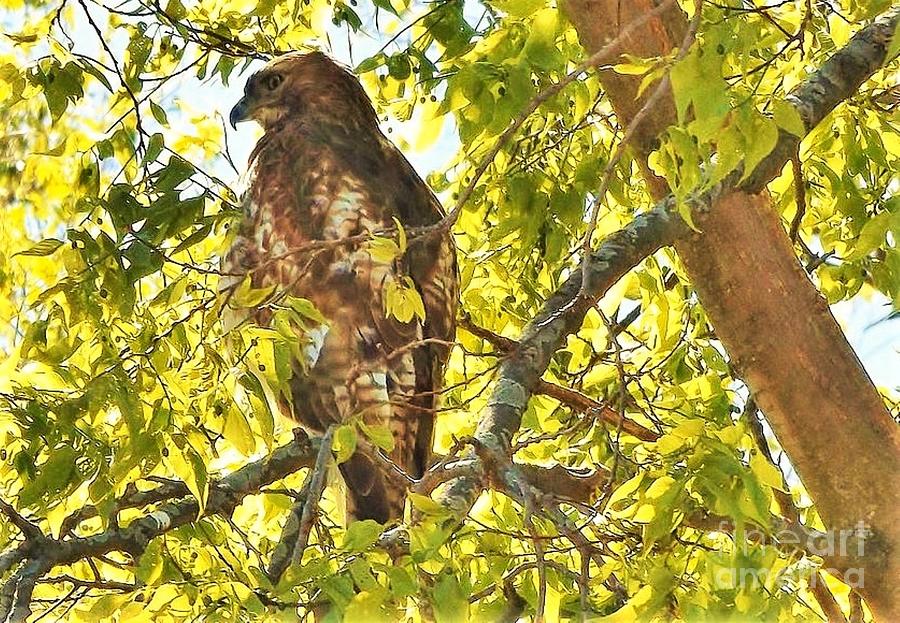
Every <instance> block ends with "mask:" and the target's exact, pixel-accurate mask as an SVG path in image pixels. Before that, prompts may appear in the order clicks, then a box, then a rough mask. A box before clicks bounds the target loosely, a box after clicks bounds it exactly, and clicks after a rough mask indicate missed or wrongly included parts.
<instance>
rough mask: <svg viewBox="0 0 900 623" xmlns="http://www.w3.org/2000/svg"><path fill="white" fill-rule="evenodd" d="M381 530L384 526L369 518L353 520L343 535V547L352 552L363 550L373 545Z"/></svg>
mask: <svg viewBox="0 0 900 623" xmlns="http://www.w3.org/2000/svg"><path fill="white" fill-rule="evenodd" d="M382 530H384V527H383V526H382V525H381V524H380V523H378V522H377V521H373V520H371V519H365V520H363V521H354V522H353V523H351V524H350V527H349V528H347V533H346V534H345V535H344V549H345V550H346V551H348V552H352V553H359V552H364V551H366V550H368V549H369V548H370V547H372V546H373V545H375V543H376V542H377V541H378V537H379V536H381V532H382Z"/></svg>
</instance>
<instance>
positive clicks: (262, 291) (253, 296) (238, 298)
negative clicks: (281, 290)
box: [229, 275, 278, 308]
mask: <svg viewBox="0 0 900 623" xmlns="http://www.w3.org/2000/svg"><path fill="white" fill-rule="evenodd" d="M251 283H252V281H251V279H250V276H249V275H248V276H247V277H245V278H244V280H243V281H241V283H240V285H238V287H237V288H236V289H235V291H234V294H232V295H231V299H230V300H229V303H230V304H231V306H232V307H250V308H253V307H257V306H259V305H260V304H261V303H262V302H263V301H265V300H267V299H268V298H269V297H271V296H272V293H273V292H275V289H276V288H277V287H278V285H277V284H275V285H271V286H268V287H266V288H254V287H252V286H251Z"/></svg>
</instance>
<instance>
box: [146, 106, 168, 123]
mask: <svg viewBox="0 0 900 623" xmlns="http://www.w3.org/2000/svg"><path fill="white" fill-rule="evenodd" d="M150 114H152V115H153V118H154V119H156V121H157V123H159V124H160V125H162V126H165V127H169V115H167V114H166V111H165V110H163V108H162V106H160V105H159V104H157V103H156V102H154V101H153V100H150Z"/></svg>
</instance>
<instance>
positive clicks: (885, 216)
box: [846, 212, 892, 261]
mask: <svg viewBox="0 0 900 623" xmlns="http://www.w3.org/2000/svg"><path fill="white" fill-rule="evenodd" d="M891 221H892V215H891V213H890V212H882V213H881V214H878V215H876V216H873V217H872V218H870V219H869V220H868V221H866V224H865V225H863V228H862V230H861V231H860V232H859V237H858V238H857V239H856V245H855V246H854V247H853V252H852V253H850V254H848V255H847V258H846V259H847V260H851V261H852V260H858V259H861V258H863V257H865V256H867V255H868V254H869V253H871V252H872V251H874V250H875V249H877V248H879V247H881V245H883V244H885V241H886V238H887V232H888V229H890V227H891Z"/></svg>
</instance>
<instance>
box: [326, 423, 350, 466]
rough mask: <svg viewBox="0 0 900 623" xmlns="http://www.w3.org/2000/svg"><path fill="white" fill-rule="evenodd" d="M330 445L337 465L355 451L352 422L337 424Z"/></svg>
mask: <svg viewBox="0 0 900 623" xmlns="http://www.w3.org/2000/svg"><path fill="white" fill-rule="evenodd" d="M331 447H332V449H333V450H334V455H335V459H334V460H335V462H336V463H337V464H338V465H340V464H341V463H343V462H345V461H346V460H347V459H349V458H350V457H351V456H352V455H353V453H354V452H355V451H356V427H355V426H353V425H352V424H344V425H342V426H338V427H337V429H335V431H334V439H333V441H332V444H331Z"/></svg>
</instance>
